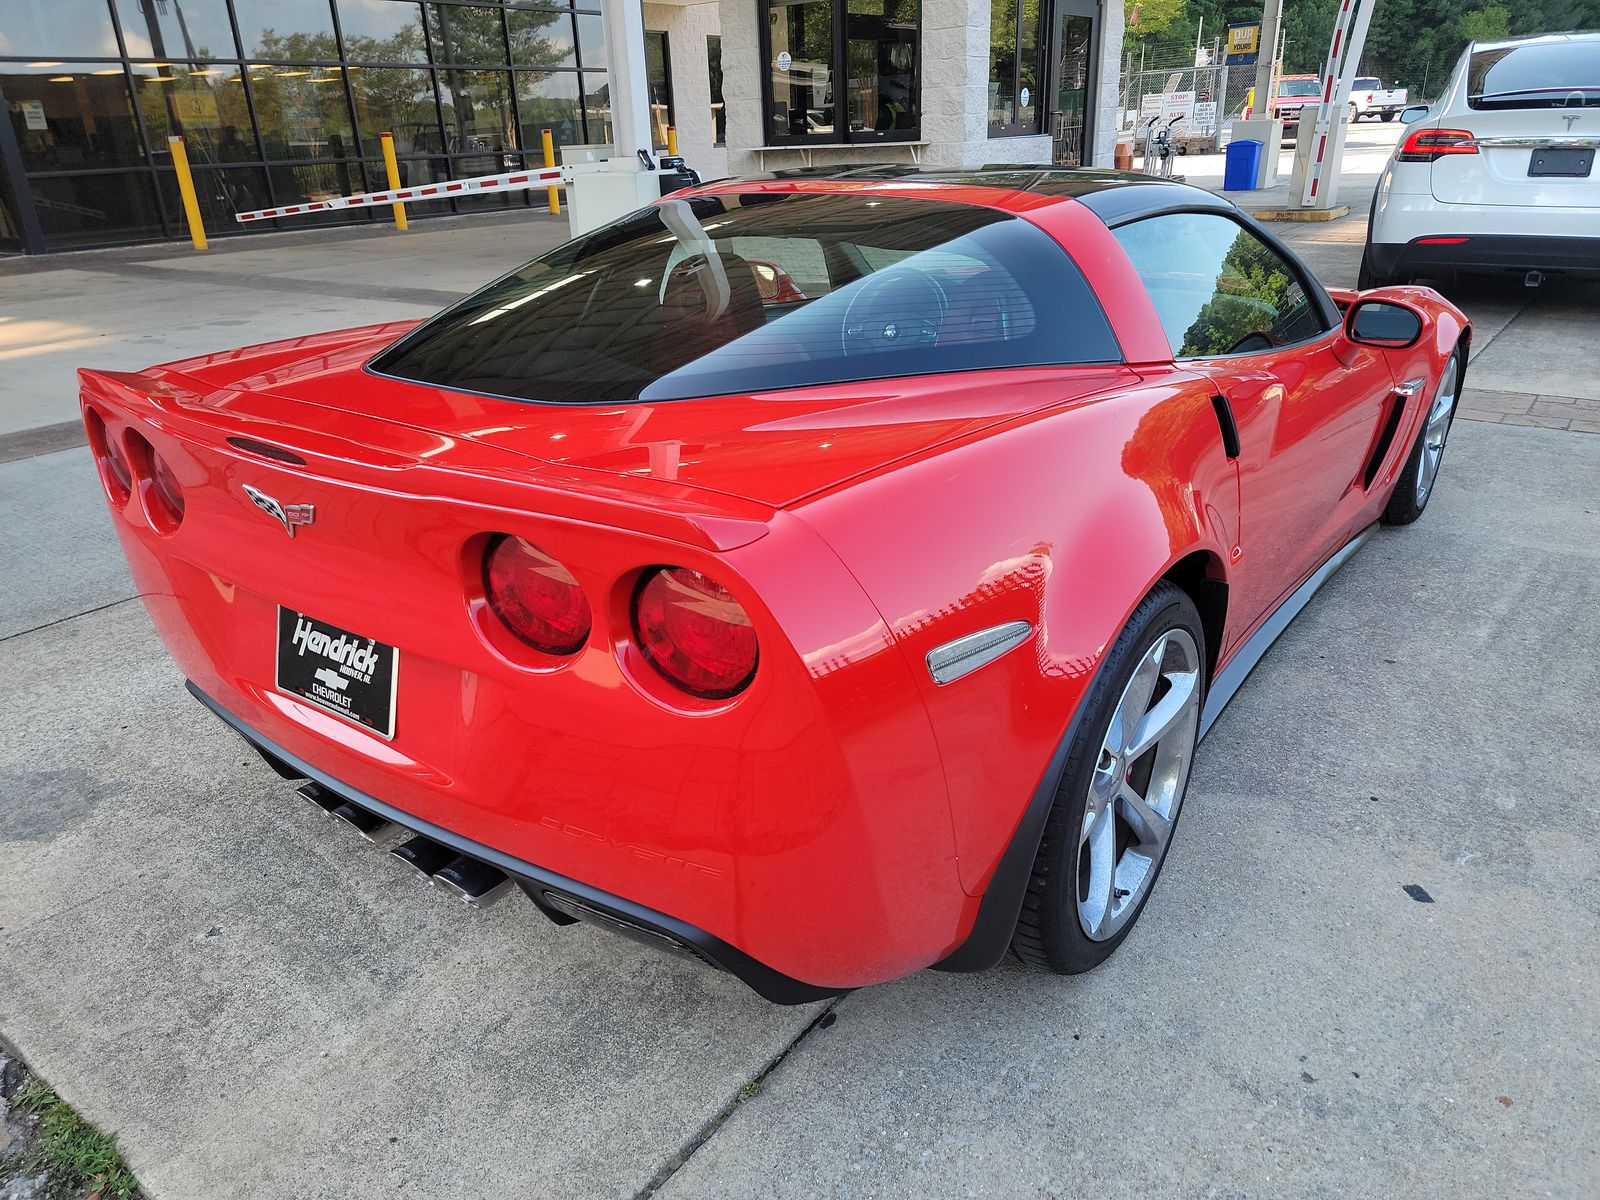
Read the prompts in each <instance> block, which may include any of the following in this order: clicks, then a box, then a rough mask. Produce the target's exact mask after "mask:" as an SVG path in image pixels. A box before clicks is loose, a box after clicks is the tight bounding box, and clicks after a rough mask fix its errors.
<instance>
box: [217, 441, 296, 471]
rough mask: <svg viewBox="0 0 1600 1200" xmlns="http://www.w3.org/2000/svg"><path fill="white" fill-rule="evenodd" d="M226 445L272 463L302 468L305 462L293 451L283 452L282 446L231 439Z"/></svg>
mask: <svg viewBox="0 0 1600 1200" xmlns="http://www.w3.org/2000/svg"><path fill="white" fill-rule="evenodd" d="M228 445H230V446H232V447H233V448H234V449H235V450H243V451H244V452H245V453H246V454H254V455H256V456H258V457H260V458H270V459H272V461H273V462H281V463H288V464H289V465H290V466H294V467H303V466H305V465H306V460H305V459H303V458H301V457H300V456H299V455H298V454H296V453H295V452H294V451H293V450H285V449H284V448H283V447H282V446H274V445H272V444H270V443H268V442H258V441H256V440H255V438H247V437H231V438H229V439H228Z"/></svg>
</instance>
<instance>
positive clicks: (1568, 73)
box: [1467, 39, 1600, 109]
mask: <svg viewBox="0 0 1600 1200" xmlns="http://www.w3.org/2000/svg"><path fill="white" fill-rule="evenodd" d="M1467 103H1468V104H1469V105H1471V106H1472V107H1473V108H1482V109H1495V108H1582V107H1586V106H1593V105H1600V39H1590V40H1587V41H1581V42H1543V43H1533V44H1529V45H1522V46H1501V47H1499V48H1498V49H1494V50H1479V51H1478V52H1477V53H1475V54H1474V55H1473V56H1472V61H1471V62H1470V63H1469V64H1468V66H1467Z"/></svg>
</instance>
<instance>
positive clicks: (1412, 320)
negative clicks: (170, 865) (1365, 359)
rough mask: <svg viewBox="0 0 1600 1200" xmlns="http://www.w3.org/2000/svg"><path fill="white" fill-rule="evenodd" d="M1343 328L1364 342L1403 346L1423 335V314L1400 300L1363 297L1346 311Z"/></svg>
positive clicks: (1395, 347)
mask: <svg viewBox="0 0 1600 1200" xmlns="http://www.w3.org/2000/svg"><path fill="white" fill-rule="evenodd" d="M1344 331H1345V335H1346V336H1347V337H1349V339H1350V340H1351V341H1352V342H1359V343H1360V344H1361V345H1363V346H1377V347H1379V348H1380V349H1383V350H1403V349H1405V348H1406V347H1407V346H1409V345H1411V344H1412V343H1413V342H1415V341H1416V340H1417V339H1418V338H1419V337H1421V336H1422V318H1421V317H1420V316H1419V315H1418V314H1417V313H1416V312H1415V311H1414V310H1412V309H1409V308H1407V307H1406V306H1405V305H1403V304H1394V303H1391V302H1390V301H1388V300H1363V301H1361V302H1360V303H1359V304H1353V305H1351V306H1350V311H1349V312H1348V313H1347V314H1345V318H1344Z"/></svg>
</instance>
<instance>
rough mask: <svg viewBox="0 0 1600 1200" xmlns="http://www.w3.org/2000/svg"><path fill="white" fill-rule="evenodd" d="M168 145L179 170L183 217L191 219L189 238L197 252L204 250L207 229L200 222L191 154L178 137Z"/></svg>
mask: <svg viewBox="0 0 1600 1200" xmlns="http://www.w3.org/2000/svg"><path fill="white" fill-rule="evenodd" d="M167 145H168V146H169V147H170V148H171V149H172V165H173V166H174V167H176V168H177V169H178V195H180V196H182V197H183V215H184V216H185V217H187V218H188V219H189V238H190V240H191V241H193V242H194V248H195V249H196V250H204V249H205V248H206V227H205V225H203V224H202V223H201V221H200V197H199V196H197V195H195V190H194V172H193V171H191V170H189V152H188V151H187V150H185V149H184V148H183V139H182V138H181V137H178V136H176V135H174V136H173V137H169V138H168V139H167Z"/></svg>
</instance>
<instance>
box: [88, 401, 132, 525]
mask: <svg viewBox="0 0 1600 1200" xmlns="http://www.w3.org/2000/svg"><path fill="white" fill-rule="evenodd" d="M83 424H84V428H85V429H86V430H87V431H88V433H89V450H90V452H91V453H92V454H93V455H94V460H95V463H96V464H97V465H98V466H99V468H100V478H101V479H102V480H104V482H105V485H106V493H107V495H109V496H110V497H111V502H112V503H113V504H115V505H117V507H119V508H120V507H121V506H122V505H124V504H126V503H127V502H128V497H129V496H130V495H131V494H132V492H133V469H132V468H131V467H130V466H128V456H127V454H126V453H125V452H124V451H123V449H122V447H121V446H119V445H117V443H116V440H115V439H114V438H113V437H112V436H111V431H110V430H108V429H107V428H106V423H105V422H104V421H103V420H101V419H100V414H99V413H97V412H95V411H94V409H92V408H90V409H85V410H84V416H83Z"/></svg>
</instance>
